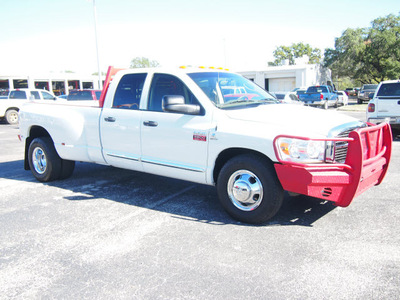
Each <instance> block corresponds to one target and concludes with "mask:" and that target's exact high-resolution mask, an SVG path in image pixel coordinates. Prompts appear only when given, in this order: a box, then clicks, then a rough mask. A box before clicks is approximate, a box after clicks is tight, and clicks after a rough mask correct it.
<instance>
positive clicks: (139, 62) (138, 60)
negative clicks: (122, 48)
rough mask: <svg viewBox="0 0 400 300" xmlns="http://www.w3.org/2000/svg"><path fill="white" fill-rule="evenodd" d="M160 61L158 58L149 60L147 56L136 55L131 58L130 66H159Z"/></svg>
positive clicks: (132, 67) (133, 67)
mask: <svg viewBox="0 0 400 300" xmlns="http://www.w3.org/2000/svg"><path fill="white" fill-rule="evenodd" d="M159 65H160V63H159V62H158V61H156V60H149V59H148V58H147V57H135V58H134V59H132V60H131V64H130V66H129V67H130V68H131V69H135V68H153V67H158V66H159Z"/></svg>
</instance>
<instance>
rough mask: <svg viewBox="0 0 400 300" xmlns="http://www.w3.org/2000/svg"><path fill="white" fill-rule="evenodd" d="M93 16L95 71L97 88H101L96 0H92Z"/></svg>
mask: <svg viewBox="0 0 400 300" xmlns="http://www.w3.org/2000/svg"><path fill="white" fill-rule="evenodd" d="M93 16H94V36H95V39H96V54H97V72H98V76H99V89H100V90H102V89H103V81H102V80H101V71H100V59H99V45H98V42H97V14H96V0H93Z"/></svg>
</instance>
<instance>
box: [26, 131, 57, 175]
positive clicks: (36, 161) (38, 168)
mask: <svg viewBox="0 0 400 300" xmlns="http://www.w3.org/2000/svg"><path fill="white" fill-rule="evenodd" d="M28 162H29V167H30V169H31V172H32V174H33V176H35V178H36V179H37V180H39V181H41V182H48V181H53V180H56V179H58V178H60V175H61V168H62V159H61V158H60V156H58V154H57V152H56V149H55V148H54V143H53V141H52V140H51V138H49V137H40V138H35V139H34V140H33V141H32V143H31V144H30V145H29V150H28Z"/></svg>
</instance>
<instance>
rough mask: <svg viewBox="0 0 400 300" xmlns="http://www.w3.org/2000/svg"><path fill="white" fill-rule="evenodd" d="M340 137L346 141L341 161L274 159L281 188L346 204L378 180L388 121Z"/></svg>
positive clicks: (385, 156)
mask: <svg viewBox="0 0 400 300" xmlns="http://www.w3.org/2000/svg"><path fill="white" fill-rule="evenodd" d="M326 140H327V141H329V140H330V139H326ZM336 140H337V139H336ZM343 140H344V141H348V151H347V156H346V161H345V163H344V164H335V163H331V164H314V165H313V164H299V163H291V162H286V161H280V162H279V163H276V164H275V170H276V173H277V175H278V178H279V180H280V182H281V184H282V187H283V189H285V190H286V191H289V192H293V193H299V194H303V195H308V196H311V197H316V198H320V199H324V200H327V201H332V202H334V203H335V205H337V206H342V207H346V206H348V205H349V204H350V203H351V202H352V200H353V199H354V198H355V197H357V196H358V195H360V194H361V193H363V192H364V191H366V190H367V189H369V188H370V187H372V186H374V185H378V184H380V183H381V182H382V180H383V178H384V176H385V174H386V172H387V169H388V167H389V161H390V156H391V151H392V133H391V130H390V127H389V124H387V123H382V124H380V125H373V124H369V127H365V128H359V129H357V130H354V131H352V132H350V134H349V138H348V139H343Z"/></svg>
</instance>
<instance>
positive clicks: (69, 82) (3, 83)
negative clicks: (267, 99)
mask: <svg viewBox="0 0 400 300" xmlns="http://www.w3.org/2000/svg"><path fill="white" fill-rule="evenodd" d="M238 73H239V74H241V75H243V76H244V77H246V78H249V79H250V80H252V81H254V82H255V83H257V84H258V85H259V86H261V87H263V88H264V89H266V90H267V91H270V92H287V91H291V90H293V89H294V88H301V87H307V86H310V85H323V84H330V83H331V81H332V80H331V71H330V70H329V69H326V68H323V67H322V66H321V65H319V64H306V63H303V64H298V65H284V66H276V67H267V68H263V69H260V70H258V71H255V70H251V71H241V72H238ZM104 79H105V77H104V76H102V80H103V81H104ZM17 88H30V89H45V90H48V91H50V92H52V93H54V94H55V95H57V96H58V95H68V92H69V91H70V90H71V89H99V78H98V76H94V75H82V74H78V73H46V74H29V75H26V74H25V75H0V90H11V89H17Z"/></svg>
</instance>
